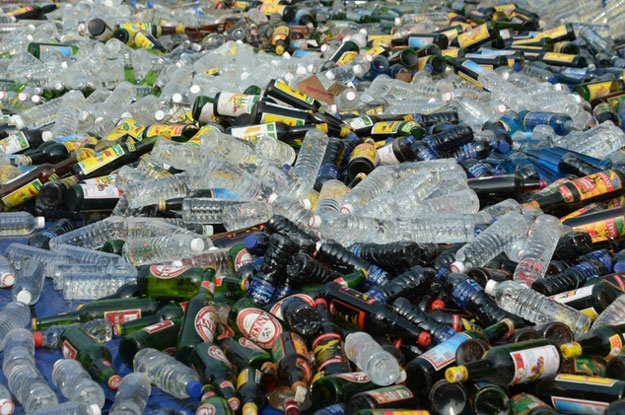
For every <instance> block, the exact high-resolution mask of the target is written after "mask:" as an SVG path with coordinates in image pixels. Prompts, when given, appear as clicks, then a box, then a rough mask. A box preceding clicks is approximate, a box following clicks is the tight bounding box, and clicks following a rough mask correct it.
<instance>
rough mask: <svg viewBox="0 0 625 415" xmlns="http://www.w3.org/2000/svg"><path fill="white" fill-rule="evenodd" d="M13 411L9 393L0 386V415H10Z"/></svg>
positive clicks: (4, 387) (13, 406)
mask: <svg viewBox="0 0 625 415" xmlns="http://www.w3.org/2000/svg"><path fill="white" fill-rule="evenodd" d="M14 410H15V404H14V403H13V400H12V398H11V392H9V390H8V389H7V387H6V386H4V385H0V414H2V415H11V414H12V413H13V411H14Z"/></svg>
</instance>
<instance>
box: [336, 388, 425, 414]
mask: <svg viewBox="0 0 625 415" xmlns="http://www.w3.org/2000/svg"><path fill="white" fill-rule="evenodd" d="M415 405H416V400H415V396H414V395H413V393H412V391H411V390H410V389H408V388H407V387H406V386H403V385H393V386H387V387H384V388H377V389H372V390H368V391H366V392H360V393H357V394H355V395H353V396H352V397H351V398H350V399H349V400H348V401H347V404H346V405H345V415H353V414H355V413H356V411H358V410H361V409H382V408H414V407H415Z"/></svg>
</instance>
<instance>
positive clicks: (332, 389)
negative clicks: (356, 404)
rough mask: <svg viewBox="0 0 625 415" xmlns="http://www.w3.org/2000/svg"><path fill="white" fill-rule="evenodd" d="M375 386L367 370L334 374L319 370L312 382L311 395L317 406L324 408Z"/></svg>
mask: <svg viewBox="0 0 625 415" xmlns="http://www.w3.org/2000/svg"><path fill="white" fill-rule="evenodd" d="M375 387H376V386H375V384H374V383H373V382H371V380H370V379H369V377H368V376H367V374H366V373H365V372H346V373H335V374H332V375H325V374H324V373H323V372H318V373H317V374H316V375H315V377H314V378H313V380H312V383H311V389H310V394H311V395H310V397H311V400H312V401H313V402H314V404H315V407H317V408H323V407H326V406H328V405H332V404H335V403H339V402H345V401H347V399H349V397H350V396H352V395H354V394H356V393H359V392H364V391H367V390H370V389H374V388H375Z"/></svg>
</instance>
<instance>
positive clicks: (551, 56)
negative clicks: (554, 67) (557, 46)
mask: <svg viewBox="0 0 625 415" xmlns="http://www.w3.org/2000/svg"><path fill="white" fill-rule="evenodd" d="M576 56H577V55H571V54H569V53H555V52H547V53H545V54H544V55H543V59H546V60H550V61H556V62H573V60H575V57H576Z"/></svg>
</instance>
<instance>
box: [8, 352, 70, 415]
mask: <svg viewBox="0 0 625 415" xmlns="http://www.w3.org/2000/svg"><path fill="white" fill-rule="evenodd" d="M7 380H8V385H9V390H10V391H11V393H13V395H14V396H15V398H16V399H17V401H18V402H19V403H20V404H21V405H22V406H23V407H24V411H25V412H26V413H28V414H30V413H33V412H35V411H36V410H37V409H41V408H47V407H51V406H55V405H58V403H59V400H58V398H57V396H56V394H55V393H54V391H53V390H52V389H51V388H50V386H48V382H46V380H45V379H44V378H43V376H41V373H39V371H38V370H37V369H36V368H35V366H34V365H31V364H23V365H20V366H17V367H15V369H14V370H13V372H12V373H11V375H10V376H8V378H7Z"/></svg>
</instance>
